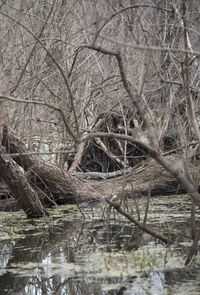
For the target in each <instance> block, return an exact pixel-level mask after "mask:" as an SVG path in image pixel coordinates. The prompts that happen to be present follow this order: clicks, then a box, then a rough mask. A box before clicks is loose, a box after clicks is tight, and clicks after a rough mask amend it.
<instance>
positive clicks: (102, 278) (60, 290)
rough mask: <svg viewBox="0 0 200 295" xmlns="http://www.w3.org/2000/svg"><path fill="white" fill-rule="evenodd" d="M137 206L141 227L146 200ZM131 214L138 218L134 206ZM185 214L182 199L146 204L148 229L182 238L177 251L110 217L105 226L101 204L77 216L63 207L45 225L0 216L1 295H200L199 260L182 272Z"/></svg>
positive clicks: (15, 215) (184, 199)
mask: <svg viewBox="0 0 200 295" xmlns="http://www.w3.org/2000/svg"><path fill="white" fill-rule="evenodd" d="M137 202H138V206H139V210H140V217H141V220H142V218H143V215H144V208H145V203H146V200H145V199H144V198H143V199H142V198H141V199H139V200H138V201H137ZM128 207H129V209H130V208H131V210H132V214H133V215H134V217H137V213H136V209H135V203H134V202H132V201H129V203H128ZM189 209H190V199H189V198H188V197H187V196H171V197H160V198H153V199H152V201H151V204H150V211H149V215H148V225H149V226H151V227H152V228H153V229H154V230H158V231H161V232H162V233H163V234H165V235H168V234H169V233H171V232H172V230H173V231H174V230H175V231H176V233H177V232H179V233H180V231H181V235H180V237H181V239H180V241H179V243H178V244H177V243H176V245H171V246H166V245H165V244H163V243H161V242H159V241H158V240H156V239H155V238H153V237H151V236H150V235H148V234H147V233H144V232H142V231H141V230H140V229H139V228H138V227H136V226H134V225H133V224H131V223H130V222H129V221H127V220H126V219H125V218H124V217H122V216H120V215H119V214H118V213H116V212H115V211H114V210H111V214H110V216H109V218H108V214H107V213H108V212H109V207H108V206H107V205H106V204H98V205H96V206H95V207H93V208H91V207H90V206H86V205H83V206H81V211H80V208H78V207H77V206H76V205H66V206H60V207H58V208H57V209H54V210H50V214H51V217H50V219H47V220H45V219H41V220H27V219H26V218H25V215H24V214H23V212H21V211H20V212H15V213H3V212H2V213H1V218H0V219H1V225H0V232H1V237H0V244H1V252H0V266H1V268H0V294H1V295H2V294H17V295H21V294H31V295H36V294H37V295H39V294H49V295H51V294H56V295H57V294H70V295H73V294H74V295H75V294H76V295H77V294H87V295H88V294H94V295H100V294H101V295H104V294H109V295H114V294H118V295H120V294H125V295H130V294H133V295H134V294H135V295H136V294H137V295H146V294H151V295H156V294H158V295H162V294H193V295H196V294H199V290H200V281H199V277H200V271H199V270H198V265H199V256H198V255H197V257H196V259H195V260H194V261H193V263H192V264H191V265H190V266H189V268H187V269H185V267H184V262H185V256H186V254H187V251H188V249H189V246H190V245H191V240H190V239H188V238H187V237H186V236H187V235H188V233H187V231H186V228H187V226H186V221H187V219H188V218H189V216H190V212H189ZM183 229H184V231H183ZM183 236H184V239H183ZM176 237H177V235H176ZM180 237H179V238H180Z"/></svg>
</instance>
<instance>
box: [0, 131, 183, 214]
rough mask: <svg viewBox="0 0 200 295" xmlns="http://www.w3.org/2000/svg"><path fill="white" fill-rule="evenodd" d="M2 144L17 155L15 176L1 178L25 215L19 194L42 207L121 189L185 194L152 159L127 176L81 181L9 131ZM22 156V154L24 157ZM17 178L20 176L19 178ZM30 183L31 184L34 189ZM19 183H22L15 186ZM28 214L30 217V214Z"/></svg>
mask: <svg viewBox="0 0 200 295" xmlns="http://www.w3.org/2000/svg"><path fill="white" fill-rule="evenodd" d="M3 145H4V146H5V147H6V150H7V152H8V153H10V154H18V155H16V156H15V157H14V160H12V161H11V162H12V165H13V167H15V169H14V170H13V172H12V174H11V175H10V176H8V177H5V176H4V175H2V174H0V175H1V177H2V178H3V179H4V180H5V181H6V183H7V184H8V185H9V187H10V188H11V190H12V192H13V195H14V197H15V198H16V199H17V201H18V202H19V205H20V206H21V208H23V209H24V210H25V212H27V208H26V207H27V206H28V208H29V211H30V204H28V205H27V203H26V201H23V200H21V199H19V197H18V196H19V192H20V191H25V192H27V193H28V194H29V193H30V192H31V194H33V195H32V196H33V201H34V202H35V201H36V198H37V195H38V196H39V198H40V201H41V204H46V205H53V204H64V203H71V202H73V203H77V202H78V203H79V202H82V201H86V200H102V199H104V198H106V197H108V196H113V195H118V196H121V195H122V187H123V193H127V194H128V195H129V196H133V197H134V196H135V195H136V194H148V193H149V191H151V192H152V194H153V195H155V194H172V193H174V194H175V193H180V192H183V189H182V188H181V187H180V186H179V185H178V183H177V181H175V179H174V178H173V177H172V176H171V175H170V174H169V173H168V172H166V170H165V169H164V168H163V167H161V166H160V165H159V164H158V163H157V162H156V161H155V160H153V159H151V158H150V157H149V158H147V160H145V161H143V162H142V163H140V164H138V165H137V166H135V167H134V168H133V169H132V171H131V172H130V173H129V174H127V175H126V176H125V175H124V176H120V177H116V178H113V179H109V180H106V181H91V180H87V179H84V178H82V177H81V178H80V175H79V178H78V177H76V176H73V175H71V174H69V173H67V172H66V171H65V170H63V169H60V168H59V167H57V166H55V165H51V164H46V163H44V162H43V161H42V160H41V159H40V158H38V157H36V156H33V155H30V154H29V153H28V151H27V149H26V147H25V145H24V143H23V142H22V141H21V140H19V139H18V138H17V137H16V135H15V134H14V133H13V132H12V131H11V130H10V129H8V128H5V129H4V140H3ZM22 153H23V155H21V154H22ZM24 153H25V154H24ZM16 163H17V164H18V165H19V166H21V167H23V169H24V170H25V171H26V174H23V173H22V171H20V168H19V166H18V165H17V164H16ZM0 165H3V163H2V162H0ZM17 166H18V167H17ZM16 175H18V176H19V177H18V178H16ZM9 177H10V181H9V179H8V178H9ZM27 180H28V181H29V182H30V183H31V184H32V187H31V186H30V184H29V183H28V181H27ZM17 182H19V183H21V184H20V185H18V186H17V187H16V184H17ZM26 198H27V196H26V194H24V195H23V199H26ZM38 204H39V203H38ZM41 204H40V206H41ZM33 205H34V203H33ZM31 208H32V207H31ZM41 208H42V207H41ZM43 210H44V209H41V212H43V213H44V211H43ZM31 211H33V212H34V208H32V209H31ZM33 212H32V213H33ZM41 212H40V213H41ZM34 214H35V213H33V214H32V215H34ZM29 215H30V216H31V214H30V213H29ZM35 215H36V214H35ZM38 215H41V214H38ZM30 216H29V217H30Z"/></svg>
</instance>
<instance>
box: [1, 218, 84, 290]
mask: <svg viewBox="0 0 200 295" xmlns="http://www.w3.org/2000/svg"><path fill="white" fill-rule="evenodd" d="M79 226H80V222H79V223H78V222H66V223H62V224H60V225H59V228H58V227H56V228H51V229H50V231H49V232H47V233H45V234H41V235H34V231H32V234H33V235H31V232H29V235H27V236H26V238H24V239H20V240H19V241H18V242H17V243H16V245H15V247H14V249H13V251H12V255H11V258H10V260H9V262H8V264H7V267H6V268H7V269H9V268H15V266H14V265H15V264H16V265H17V264H18V263H22V264H26V263H28V262H32V263H40V262H41V261H42V259H44V258H46V257H47V255H48V253H50V252H51V251H53V250H54V249H58V248H59V246H60V244H61V242H62V241H63V240H65V241H66V242H67V241H68V240H70V238H71V236H72V234H73V233H76V231H78V228H79ZM13 270H14V269H13ZM28 280H29V278H28V277H26V276H25V277H24V276H23V277H20V278H19V276H18V275H16V274H14V273H12V272H10V271H8V272H6V273H5V274H4V275H2V276H1V277H0V290H1V294H12V292H17V291H19V290H21V289H22V288H23V287H24V286H25V285H26V284H27V282H28ZM7 289H8V290H10V292H11V293H9V291H8V290H7ZM44 294H45V293H44Z"/></svg>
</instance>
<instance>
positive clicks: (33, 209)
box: [0, 154, 47, 218]
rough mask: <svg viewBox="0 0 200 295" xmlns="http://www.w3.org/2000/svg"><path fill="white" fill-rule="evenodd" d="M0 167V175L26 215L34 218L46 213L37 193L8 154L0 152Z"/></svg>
mask: <svg viewBox="0 0 200 295" xmlns="http://www.w3.org/2000/svg"><path fill="white" fill-rule="evenodd" d="M0 167H1V169H0V177H1V178H2V179H4V181H5V182H6V183H7V184H8V186H9V187H10V189H11V191H12V193H13V196H14V197H15V199H16V200H17V202H18V204H19V206H20V208H22V209H23V210H24V211H25V213H26V215H27V217H30V218H34V217H41V216H44V215H46V214H47V213H46V210H45V209H44V208H43V206H42V204H41V201H40V199H39V197H38V195H37V193H36V192H35V191H34V190H33V189H32V187H31V185H30V184H29V183H28V181H27V179H26V177H25V174H24V172H23V170H22V169H20V166H19V165H17V164H16V163H15V161H13V160H12V159H11V158H10V157H9V156H8V155H4V154H0Z"/></svg>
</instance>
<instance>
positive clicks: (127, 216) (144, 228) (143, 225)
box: [106, 199, 172, 244]
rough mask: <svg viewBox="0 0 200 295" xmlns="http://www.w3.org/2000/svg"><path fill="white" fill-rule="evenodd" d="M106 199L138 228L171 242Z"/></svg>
mask: <svg viewBox="0 0 200 295" xmlns="http://www.w3.org/2000/svg"><path fill="white" fill-rule="evenodd" d="M106 201H107V202H108V203H109V204H110V205H111V206H113V207H114V208H115V209H116V210H117V212H119V213H120V214H121V215H123V216H125V217H126V218H127V219H129V220H130V221H131V222H133V223H134V224H135V225H137V226H138V227H139V228H141V229H142V230H144V231H145V232H146V233H148V234H150V235H152V236H153V237H155V238H157V239H159V240H161V241H163V242H164V243H166V244H169V243H171V242H172V241H171V240H169V239H167V238H165V237H164V236H163V235H162V234H159V233H158V232H155V231H154V230H153V229H151V228H150V227H148V226H146V225H145V224H143V223H140V222H139V221H137V220H136V219H135V218H134V217H133V216H132V215H130V214H129V213H128V212H126V211H124V210H123V209H122V208H121V207H120V205H119V204H117V203H115V202H113V201H110V200H108V199H106Z"/></svg>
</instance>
